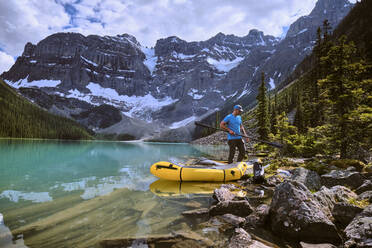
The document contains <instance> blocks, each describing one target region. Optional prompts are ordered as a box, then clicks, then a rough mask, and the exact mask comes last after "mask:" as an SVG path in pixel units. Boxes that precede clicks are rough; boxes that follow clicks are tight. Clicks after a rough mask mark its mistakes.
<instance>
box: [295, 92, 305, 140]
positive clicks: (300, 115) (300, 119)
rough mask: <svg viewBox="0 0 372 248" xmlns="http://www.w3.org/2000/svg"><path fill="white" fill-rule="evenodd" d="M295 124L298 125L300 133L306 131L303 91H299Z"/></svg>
mask: <svg viewBox="0 0 372 248" xmlns="http://www.w3.org/2000/svg"><path fill="white" fill-rule="evenodd" d="M294 125H295V126H296V127H297V129H298V131H299V132H300V133H304V132H305V123H304V109H303V106H302V95H301V92H298V96H297V111H296V115H295V119H294Z"/></svg>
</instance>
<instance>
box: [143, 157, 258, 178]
mask: <svg viewBox="0 0 372 248" xmlns="http://www.w3.org/2000/svg"><path fill="white" fill-rule="evenodd" d="M208 161H211V160H208ZM248 167H252V165H248V164H247V163H245V162H238V163H236V164H226V163H220V162H215V161H212V163H209V164H207V165H182V164H176V163H171V162H165V161H160V162H157V163H155V164H153V165H152V166H151V168H150V172H151V174H153V175H154V176H156V177H158V178H161V179H166V180H171V181H180V182H183V181H204V182H227V181H234V180H239V179H240V178H241V177H242V176H243V175H244V173H245V171H246V170H247V168H248Z"/></svg>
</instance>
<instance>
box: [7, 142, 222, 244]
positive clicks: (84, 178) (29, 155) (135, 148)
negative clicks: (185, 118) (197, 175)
mask: <svg viewBox="0 0 372 248" xmlns="http://www.w3.org/2000/svg"><path fill="white" fill-rule="evenodd" d="M207 152H208V149H204V151H203V150H201V149H199V148H195V147H193V146H190V145H187V144H151V143H133V142H132V143H125V142H58V141H33V140H27V141H21V140H0V171H1V174H0V209H1V213H2V214H4V219H5V223H6V225H7V227H9V228H10V230H12V232H13V234H15V235H17V234H20V235H21V234H22V233H27V234H28V236H27V237H26V238H25V244H26V245H27V246H29V247H66V246H68V247H75V246H76V244H79V245H80V246H81V247H91V246H93V245H95V244H97V242H98V241H99V240H102V239H104V238H109V237H115V236H136V235H138V236H142V235H148V234H156V233H168V232H170V231H171V230H175V229H177V228H178V229H179V228H184V226H183V225H182V216H181V212H182V211H185V210H188V209H190V207H188V206H187V205H185V203H187V202H188V201H189V200H190V197H192V195H198V194H206V193H208V194H210V193H211V192H213V189H214V188H215V187H218V186H219V184H216V183H214V184H211V183H208V184H205V185H200V183H199V185H194V186H191V184H190V185H189V186H187V185H188V184H184V185H182V187H179V185H173V186H172V187H169V186H167V187H166V188H167V190H168V191H167V192H166V193H165V194H173V195H174V194H178V195H180V196H182V195H184V198H178V199H177V200H175V201H173V200H171V199H164V198H162V197H159V196H161V194H163V193H162V190H164V188H163V189H161V187H158V186H156V182H155V181H156V180H157V178H155V177H154V176H152V175H151V174H150V172H149V168H150V166H151V164H153V163H154V162H157V161H160V160H165V161H172V162H182V161H186V160H188V159H189V158H190V157H200V156H205V155H206V153H207ZM212 153H213V152H212ZM154 182H155V183H154ZM176 183H177V182H176ZM150 185H152V186H150ZM155 186H156V187H155ZM153 188H155V190H153ZM176 188H177V189H178V192H176V191H177V190H176ZM150 189H151V191H153V192H156V194H153V193H152V192H150ZM196 189H199V191H197V192H196ZM206 199H208V200H206ZM209 200H210V198H209V197H208V198H205V199H202V200H201V203H200V205H201V206H203V204H207V203H208V201H209ZM3 227H4V225H3V226H1V228H2V229H1V230H3V229H4V228H3ZM35 227H37V229H38V231H37V232H35V231H34V229H35ZM4 230H5V229H4ZM7 237H8V236H7ZM21 243H22V242H21Z"/></svg>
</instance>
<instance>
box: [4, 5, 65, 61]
mask: <svg viewBox="0 0 372 248" xmlns="http://www.w3.org/2000/svg"><path fill="white" fill-rule="evenodd" d="M68 22H69V17H68V15H67V14H66V13H65V12H64V9H63V6H62V5H60V4H57V3H55V2H54V1H51V0H6V1H0V46H1V48H2V49H3V50H5V51H6V52H7V53H8V54H11V55H12V56H19V55H21V53H22V51H23V48H24V45H25V44H26V43H27V42H28V41H30V42H32V43H37V42H38V41H40V40H41V39H43V38H45V37H46V36H47V35H49V34H52V33H55V32H58V31H61V30H62V27H63V26H64V25H67V24H68Z"/></svg>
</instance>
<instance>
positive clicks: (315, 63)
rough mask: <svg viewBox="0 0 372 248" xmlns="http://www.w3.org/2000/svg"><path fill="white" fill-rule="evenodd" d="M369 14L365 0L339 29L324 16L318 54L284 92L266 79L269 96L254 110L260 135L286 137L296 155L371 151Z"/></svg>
mask: <svg viewBox="0 0 372 248" xmlns="http://www.w3.org/2000/svg"><path fill="white" fill-rule="evenodd" d="M370 13H372V2H371V1H366V0H364V1H362V2H360V3H357V4H356V6H355V7H354V9H353V10H352V11H351V12H350V13H349V15H348V16H347V17H346V18H345V19H344V20H343V21H342V23H341V24H340V25H339V26H338V27H337V29H336V30H335V31H334V32H331V30H330V27H329V23H328V22H327V20H325V21H324V23H323V26H322V27H319V29H318V32H317V37H318V39H317V42H316V45H315V47H314V49H313V54H312V55H311V56H310V57H309V58H307V59H305V60H304V62H303V63H302V64H301V65H300V68H299V69H298V70H297V71H296V73H297V74H298V75H297V76H298V78H297V79H296V80H295V81H294V82H293V83H292V84H291V85H289V86H287V87H286V88H284V89H283V90H282V91H280V93H276V92H270V93H268V92H267V89H266V87H265V83H264V82H265V80H264V79H263V81H262V82H263V84H262V85H261V89H260V92H265V93H266V96H265V97H262V94H260V95H259V97H258V98H257V100H258V108H256V111H255V114H256V119H257V120H260V121H259V126H258V128H259V131H260V132H259V134H260V137H261V138H263V139H268V138H269V139H271V140H276V141H280V142H282V143H283V144H285V151H284V152H285V153H287V154H290V155H295V156H314V155H316V154H324V155H339V156H340V157H341V158H359V159H365V158H366V157H369V156H370V154H371V147H372V98H371V96H372V76H371V75H372V60H371V50H372V43H371V41H372V39H371V37H372V30H371V26H370V23H371V22H372V16H371V15H370ZM299 72H301V73H302V75H301V76H299ZM295 75H296V74H295ZM293 77H294V76H293ZM262 106H263V107H262ZM289 113H292V114H294V113H295V116H294V120H292V121H289V120H288V114H289Z"/></svg>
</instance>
